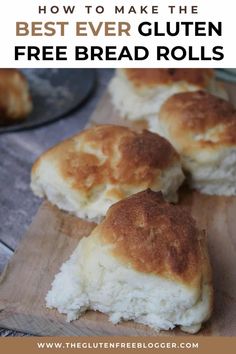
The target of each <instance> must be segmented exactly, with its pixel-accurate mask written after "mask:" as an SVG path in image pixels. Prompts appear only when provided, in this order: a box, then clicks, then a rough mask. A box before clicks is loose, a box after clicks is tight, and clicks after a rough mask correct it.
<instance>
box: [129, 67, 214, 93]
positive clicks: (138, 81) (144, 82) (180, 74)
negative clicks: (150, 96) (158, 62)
mask: <svg viewBox="0 0 236 354" xmlns="http://www.w3.org/2000/svg"><path fill="white" fill-rule="evenodd" d="M123 72H124V74H125V75H126V77H127V79H128V80H129V81H130V82H131V83H132V85H133V86H135V87H136V88H141V87H145V86H146V87H150V88H151V87H154V86H156V85H171V84H173V83H176V82H180V81H183V82H186V83H188V84H192V85H196V86H198V87H199V89H201V88H202V89H204V88H206V87H207V86H208V85H209V82H210V80H211V79H212V78H213V77H214V72H213V70H212V69H123Z"/></svg>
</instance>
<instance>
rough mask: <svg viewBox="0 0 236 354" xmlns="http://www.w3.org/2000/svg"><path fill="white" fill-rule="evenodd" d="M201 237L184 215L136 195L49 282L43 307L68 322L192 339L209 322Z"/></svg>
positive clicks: (146, 194) (155, 196)
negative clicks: (84, 320)
mask: <svg viewBox="0 0 236 354" xmlns="http://www.w3.org/2000/svg"><path fill="white" fill-rule="evenodd" d="M212 301H213V290H212V280H211V267H210V263H209V259H208V251H207V246H206V239H205V234H204V232H203V231H199V230H198V229H197V227H196V225H195V221H194V220H193V218H192V217H191V216H190V214H189V213H188V211H187V210H186V209H185V208H183V207H180V206H177V205H173V204H169V203H167V202H166V201H164V199H163V197H162V194H161V193H157V192H153V191H151V190H147V191H143V192H140V193H138V194H135V195H132V196H131V197H129V198H127V199H124V200H122V201H120V202H118V203H116V204H114V205H112V206H111V207H110V209H109V210H108V213H107V215H106V218H105V219H104V221H103V222H102V223H101V224H100V225H98V226H97V227H96V228H95V229H94V230H93V231H92V233H91V234H90V236H88V237H84V238H83V239H82V240H81V241H80V242H79V245H78V247H77V249H76V250H75V251H74V253H73V254H72V256H71V257H70V259H69V260H68V261H67V262H65V263H64V264H63V265H62V267H61V270H60V272H59V273H58V274H57V275H56V277H55V279H54V281H53V283H52V288H51V290H50V291H49V292H48V294H47V296H46V303H47V307H49V308H56V309H57V310H58V311H59V312H60V313H63V314H66V315H67V320H68V321H71V320H75V319H77V318H79V317H80V315H81V314H82V313H84V312H85V311H86V310H88V309H91V310H97V311H100V312H103V313H105V314H107V315H108V316H109V319H110V321H111V322H112V323H114V324H116V323H118V322H120V321H128V320H134V321H136V322H139V323H142V324H145V325H148V326H150V327H152V328H153V329H155V330H157V331H160V330H169V329H173V328H174V327H175V326H180V327H181V329H182V330H183V331H186V332H189V333H196V332H198V331H199V330H200V328H201V325H202V323H203V322H205V321H206V320H207V319H208V318H209V317H210V315H211V312H212Z"/></svg>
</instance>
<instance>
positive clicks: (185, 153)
mask: <svg viewBox="0 0 236 354" xmlns="http://www.w3.org/2000/svg"><path fill="white" fill-rule="evenodd" d="M156 119H158V118H157V117H156ZM158 132H159V133H160V134H161V135H163V136H164V137H165V138H166V139H168V140H169V141H170V142H171V144H172V145H173V146H174V147H175V148H176V150H177V151H178V152H179V154H180V155H181V159H182V163H183V167H184V169H185V170H186V171H187V173H188V181H189V183H190V185H191V186H192V187H193V188H196V189H198V190H199V191H201V192H203V193H206V194H215V195H236V179H235V176H236V110H235V108H234V107H233V105H232V104H231V103H229V102H228V101H225V100H222V99H220V98H217V97H215V96H213V95H211V94H209V93H206V92H202V91H200V92H194V93H193V92H192V93H190V92H189V93H180V94H176V95H174V96H172V97H170V98H169V99H168V100H167V101H166V102H165V103H164V105H163V106H162V108H161V112H160V115H159V129H158Z"/></svg>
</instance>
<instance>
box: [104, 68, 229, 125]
mask: <svg viewBox="0 0 236 354" xmlns="http://www.w3.org/2000/svg"><path fill="white" fill-rule="evenodd" d="M198 90H206V91H209V92H211V93H212V94H214V95H216V96H220V97H222V98H225V99H227V93H226V90H225V89H224V87H223V86H222V84H219V83H218V82H216V80H215V75H214V71H213V70H212V69H117V70H116V74H115V76H114V78H113V79H112V80H111V83H110V85H109V92H110V96H111V100H112V103H113V105H114V107H115V108H116V109H117V111H119V112H120V115H121V116H122V117H124V118H126V119H128V120H132V121H135V120H146V121H147V123H148V127H149V129H153V124H154V123H156V114H157V113H158V112H159V110H160V107H161V105H162V104H163V103H164V102H165V101H166V100H167V99H168V98H169V97H170V96H172V95H173V94H175V93H178V92H185V91H198ZM153 120H154V121H153ZM154 128H155V127H154Z"/></svg>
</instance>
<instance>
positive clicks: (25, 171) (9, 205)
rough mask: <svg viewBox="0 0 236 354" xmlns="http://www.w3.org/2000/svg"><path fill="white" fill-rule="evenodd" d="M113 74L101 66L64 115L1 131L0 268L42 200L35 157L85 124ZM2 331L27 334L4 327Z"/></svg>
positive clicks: (16, 244) (18, 334)
mask: <svg viewBox="0 0 236 354" xmlns="http://www.w3.org/2000/svg"><path fill="white" fill-rule="evenodd" d="M111 76H112V70H109V69H101V70H97V83H96V88H95V90H94V91H93V93H92V95H91V96H90V97H89V99H88V100H87V101H86V102H85V103H84V104H83V105H82V106H81V107H80V108H78V110H76V111H75V112H73V113H72V114H70V115H69V116H67V117H65V118H64V119H61V120H59V121H56V122H55V123H52V124H50V125H45V126H43V127H40V128H36V129H32V130H28V131H22V132H17V133H8V134H2V135H0V161H1V162H0V188H1V193H0V272H1V271H2V270H3V268H4V266H5V265H6V263H7V262H8V260H9V259H10V258H11V256H12V255H13V253H14V251H15V249H16V247H17V246H18V244H19V242H20V241H21V238H22V236H23V235H24V233H25V231H26V229H27V227H28V226H29V224H30V222H31V220H32V217H33V216H34V215H35V213H36V211H37V209H38V207H39V204H40V200H39V199H37V198H36V197H34V196H33V194H32V192H31V191H30V187H29V183H30V170H31V165H32V163H33V161H34V160H35V159H36V158H37V156H38V155H40V154H41V153H42V152H43V151H44V150H46V149H48V148H49V147H50V146H52V145H54V144H56V143H57V142H59V141H60V140H62V139H65V138H67V137H69V136H70V135H72V134H74V133H75V132H78V131H79V130H81V129H82V128H83V127H84V126H85V124H86V122H87V121H88V119H89V116H90V115H91V113H92V112H93V110H94V109H95V107H96V104H97V102H98V100H99V99H100V97H101V96H102V95H103V93H104V90H105V88H106V86H107V83H108V82H109V80H110V78H111ZM0 335H1V336H23V335H27V334H23V333H18V332H15V331H11V330H6V329H0Z"/></svg>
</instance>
